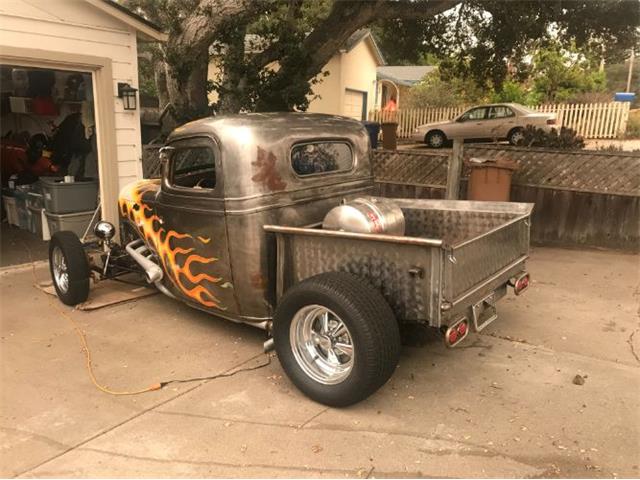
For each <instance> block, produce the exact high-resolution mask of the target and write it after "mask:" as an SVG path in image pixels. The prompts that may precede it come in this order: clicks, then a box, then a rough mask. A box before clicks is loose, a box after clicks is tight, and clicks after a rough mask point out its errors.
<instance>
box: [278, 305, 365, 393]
mask: <svg viewBox="0 0 640 480" xmlns="http://www.w3.org/2000/svg"><path fill="white" fill-rule="evenodd" d="M289 332H290V338H289V341H290V342H291V349H292V351H293V355H294V357H295V359H296V361H297V362H298V365H300V368H302V370H304V372H305V373H306V374H307V375H309V377H311V378H313V379H314V380H315V381H317V382H318V383H321V384H323V385H335V384H338V383H340V382H342V381H343V380H345V379H346V378H347V377H348V376H349V374H350V373H351V370H352V368H353V359H354V344H353V339H352V337H351V333H350V332H349V329H348V328H347V326H346V325H345V323H344V322H343V321H342V319H341V318H340V317H339V316H338V315H336V314H335V313H334V312H332V311H331V310H329V309H328V308H326V307H323V306H321V305H309V306H306V307H303V308H301V309H300V310H298V312H297V313H296V314H295V315H294V316H293V319H292V321H291V328H290V330H289Z"/></svg>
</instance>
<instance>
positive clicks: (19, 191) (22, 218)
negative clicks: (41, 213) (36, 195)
mask: <svg viewBox="0 0 640 480" xmlns="http://www.w3.org/2000/svg"><path fill="white" fill-rule="evenodd" d="M28 193H29V188H28V187H18V188H16V189H15V190H14V191H13V198H14V199H15V201H16V212H17V215H18V223H17V225H18V227H20V228H22V229H23V230H29V211H28V210H27V195H28Z"/></svg>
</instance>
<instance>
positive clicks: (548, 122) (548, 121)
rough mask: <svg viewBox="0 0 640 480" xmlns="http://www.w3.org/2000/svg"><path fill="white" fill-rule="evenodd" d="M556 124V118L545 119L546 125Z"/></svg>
mask: <svg viewBox="0 0 640 480" xmlns="http://www.w3.org/2000/svg"><path fill="white" fill-rule="evenodd" d="M555 124H556V119H555V118H548V119H547V125H555Z"/></svg>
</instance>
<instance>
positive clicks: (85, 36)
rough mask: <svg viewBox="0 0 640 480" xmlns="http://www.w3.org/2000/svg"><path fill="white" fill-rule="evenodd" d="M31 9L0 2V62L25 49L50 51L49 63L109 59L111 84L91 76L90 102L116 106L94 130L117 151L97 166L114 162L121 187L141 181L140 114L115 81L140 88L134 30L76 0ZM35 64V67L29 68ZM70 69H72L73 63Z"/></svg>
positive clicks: (50, 0)
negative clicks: (125, 105)
mask: <svg viewBox="0 0 640 480" xmlns="http://www.w3.org/2000/svg"><path fill="white" fill-rule="evenodd" d="M34 5H35V3H34V2H25V1H22V0H3V1H0V58H1V57H2V54H3V51H5V52H6V51H8V50H9V49H20V48H22V49H25V48H26V49H39V50H41V51H50V52H51V55H50V58H51V59H52V60H55V59H56V58H62V57H64V55H85V56H92V57H95V58H103V59H107V60H110V62H108V63H110V64H111V66H110V68H109V69H108V70H110V72H109V76H110V81H108V82H107V83H104V82H103V83H101V84H97V82H96V76H95V75H94V97H97V96H99V95H103V96H110V97H111V98H110V99H109V100H110V102H106V103H104V105H108V104H109V103H110V104H112V105H115V107H114V108H115V111H113V110H112V111H111V112H104V111H103V114H106V115H110V116H111V117H112V118H111V119H109V120H111V121H109V122H106V124H105V122H103V127H102V132H101V131H100V130H101V126H100V125H98V138H99V139H100V135H101V134H102V136H103V138H106V137H111V136H113V137H115V145H116V148H115V155H113V154H111V155H110V156H109V157H108V158H100V162H102V163H109V165H111V166H113V164H112V163H111V162H115V168H116V169H117V181H118V186H119V187H122V186H124V185H125V184H127V183H129V182H130V181H132V180H135V179H137V178H141V177H142V165H141V162H140V158H141V154H142V146H141V137H140V111H139V109H136V110H131V111H125V110H124V108H123V105H122V100H121V99H120V98H118V97H117V92H118V87H117V84H118V82H125V83H128V84H130V85H131V86H133V87H135V88H137V86H138V61H137V38H136V30H135V29H134V28H133V27H132V26H130V25H127V24H125V23H123V22H121V21H119V20H117V19H115V18H113V17H112V16H110V15H108V14H107V13H104V12H103V11H101V10H99V9H98V8H96V7H94V6H92V5H90V4H89V3H85V2H83V1H80V0H74V1H69V0H47V1H46V2H42V1H38V2H37V6H34ZM67 58H68V57H67ZM2 61H3V63H4V62H5V61H6V60H2ZM37 65H38V63H37V62H35V63H34V65H33V66H37ZM69 67H70V69H73V68H72V67H73V65H72V64H69ZM50 68H52V67H50ZM87 71H90V69H87ZM100 85H103V87H100ZM107 85H108V86H109V87H110V90H108V91H98V92H96V91H95V90H96V87H98V88H103V89H105V88H107V87H106V86H107ZM96 120H98V119H96ZM105 166H106V165H105ZM110 201H112V202H115V201H116V199H115V198H114V199H110Z"/></svg>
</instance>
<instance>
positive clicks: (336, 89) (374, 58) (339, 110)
mask: <svg viewBox="0 0 640 480" xmlns="http://www.w3.org/2000/svg"><path fill="white" fill-rule="evenodd" d="M384 64H385V61H384V57H383V56H382V53H381V52H380V49H379V48H378V45H377V44H376V41H375V39H374V38H373V35H372V34H371V32H370V31H369V30H367V29H361V30H358V31H357V32H355V33H354V34H353V35H351V37H349V39H348V40H347V42H346V43H345V45H344V47H343V48H342V49H340V51H339V52H338V53H336V54H335V55H334V56H333V58H332V59H331V60H329V62H328V63H327V64H326V66H325V68H324V69H323V72H328V73H329V75H327V76H324V77H322V81H321V82H320V83H319V84H317V85H314V87H313V93H314V98H313V100H311V103H310V104H309V108H308V111H309V112H316V113H330V114H334V115H344V116H345V117H351V118H355V119H356V120H366V119H367V115H368V112H370V111H371V110H373V109H374V108H375V106H376V102H377V97H376V95H377V91H378V88H377V83H376V69H377V68H378V67H380V66H381V65H384Z"/></svg>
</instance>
